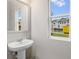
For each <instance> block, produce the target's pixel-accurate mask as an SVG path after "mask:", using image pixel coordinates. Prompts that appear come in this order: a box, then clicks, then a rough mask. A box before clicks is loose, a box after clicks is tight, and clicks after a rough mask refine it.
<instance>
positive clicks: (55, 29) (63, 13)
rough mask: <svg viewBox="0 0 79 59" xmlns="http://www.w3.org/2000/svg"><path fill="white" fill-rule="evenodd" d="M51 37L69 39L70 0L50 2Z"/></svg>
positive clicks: (51, 0)
mask: <svg viewBox="0 0 79 59" xmlns="http://www.w3.org/2000/svg"><path fill="white" fill-rule="evenodd" d="M49 4H50V5H49V6H50V9H49V11H50V16H49V17H50V19H51V36H56V37H67V38H68V37H69V31H70V0H50V3H49Z"/></svg>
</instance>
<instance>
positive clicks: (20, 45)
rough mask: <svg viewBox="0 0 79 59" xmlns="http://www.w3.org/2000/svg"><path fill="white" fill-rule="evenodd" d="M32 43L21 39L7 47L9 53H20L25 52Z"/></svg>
mask: <svg viewBox="0 0 79 59" xmlns="http://www.w3.org/2000/svg"><path fill="white" fill-rule="evenodd" d="M33 43H34V41H33V40H30V39H21V40H17V41H14V42H11V43H9V44H8V47H9V49H10V50H11V51H20V50H25V49H27V48H29V47H31V46H32V44H33Z"/></svg>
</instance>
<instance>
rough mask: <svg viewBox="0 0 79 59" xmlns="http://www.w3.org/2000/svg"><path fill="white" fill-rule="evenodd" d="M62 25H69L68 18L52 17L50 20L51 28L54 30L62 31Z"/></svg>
mask: <svg viewBox="0 0 79 59" xmlns="http://www.w3.org/2000/svg"><path fill="white" fill-rule="evenodd" d="M63 26H69V18H64V17H62V18H60V19H57V18H54V19H53V20H52V30H54V31H62V30H63Z"/></svg>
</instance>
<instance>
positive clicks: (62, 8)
mask: <svg viewBox="0 0 79 59" xmlns="http://www.w3.org/2000/svg"><path fill="white" fill-rule="evenodd" d="M50 9H51V16H52V15H58V14H63V13H70V0H51V2H50Z"/></svg>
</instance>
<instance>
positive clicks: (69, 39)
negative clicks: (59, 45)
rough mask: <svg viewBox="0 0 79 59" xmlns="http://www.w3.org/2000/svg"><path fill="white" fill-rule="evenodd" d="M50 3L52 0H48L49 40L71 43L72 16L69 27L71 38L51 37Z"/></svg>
mask: <svg viewBox="0 0 79 59" xmlns="http://www.w3.org/2000/svg"><path fill="white" fill-rule="evenodd" d="M50 2H51V0H48V14H49V15H48V39H50V40H59V41H67V42H71V16H70V20H69V25H70V27H69V28H70V30H69V37H68V38H67V37H57V36H51V24H52V23H51V21H52V20H51V18H52V16H51V11H50Z"/></svg>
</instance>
